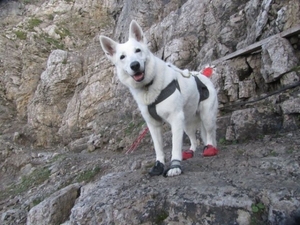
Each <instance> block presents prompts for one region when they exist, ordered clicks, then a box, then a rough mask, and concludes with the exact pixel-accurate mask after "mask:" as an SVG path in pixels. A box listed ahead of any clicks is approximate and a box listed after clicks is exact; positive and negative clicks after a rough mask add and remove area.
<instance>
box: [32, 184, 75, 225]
mask: <svg viewBox="0 0 300 225" xmlns="http://www.w3.org/2000/svg"><path fill="white" fill-rule="evenodd" d="M79 189H80V186H79V184H72V185H70V186H67V187H65V188H63V189H61V190H59V191H58V192H55V193H54V194H53V195H51V196H50V197H49V198H47V199H45V200H44V201H43V202H41V203H40V204H38V205H37V206H35V207H33V208H32V209H31V210H30V211H29V213H28V216H27V225H54V224H61V223H63V222H64V221H66V220H67V219H68V217H69V213H70V210H71V209H72V207H73V206H74V203H75V200H76V198H77V197H78V193H79Z"/></svg>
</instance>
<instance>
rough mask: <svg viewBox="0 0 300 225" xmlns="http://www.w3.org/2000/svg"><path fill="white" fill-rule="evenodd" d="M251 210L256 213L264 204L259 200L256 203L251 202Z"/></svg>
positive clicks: (263, 207) (262, 209) (260, 210)
mask: <svg viewBox="0 0 300 225" xmlns="http://www.w3.org/2000/svg"><path fill="white" fill-rule="evenodd" d="M251 209H252V212H254V213H258V212H262V211H264V210H265V205H264V204H263V203H261V202H259V203H257V204H253V205H252V206H251Z"/></svg>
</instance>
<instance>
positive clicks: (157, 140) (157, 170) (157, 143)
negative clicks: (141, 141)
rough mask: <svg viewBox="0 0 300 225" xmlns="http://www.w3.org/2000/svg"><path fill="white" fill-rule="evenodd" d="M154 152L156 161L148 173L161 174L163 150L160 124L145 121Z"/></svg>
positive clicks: (163, 163)
mask: <svg viewBox="0 0 300 225" xmlns="http://www.w3.org/2000/svg"><path fill="white" fill-rule="evenodd" d="M147 125H148V128H149V131H150V134H151V137H152V140H153V144H154V149H155V154H156V163H155V165H154V167H153V168H152V169H151V170H150V172H149V174H150V175H151V176H155V175H161V174H163V172H164V165H165V154H164V151H163V139H162V124H161V123H159V124H156V125H154V124H152V123H147Z"/></svg>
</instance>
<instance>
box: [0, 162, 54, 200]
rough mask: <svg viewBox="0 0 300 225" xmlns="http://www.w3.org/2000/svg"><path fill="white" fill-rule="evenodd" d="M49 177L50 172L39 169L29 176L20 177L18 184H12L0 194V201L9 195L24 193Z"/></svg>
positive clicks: (45, 169)
mask: <svg viewBox="0 0 300 225" xmlns="http://www.w3.org/2000/svg"><path fill="white" fill-rule="evenodd" d="M49 176H50V170H49V169H48V168H41V169H36V170H34V171H33V172H32V173H31V174H29V175H27V176H24V177H22V180H21V182H20V183H18V184H14V185H12V186H11V187H9V188H8V189H7V190H4V191H2V192H1V193H0V199H4V198H6V197H8V196H10V195H14V196H15V195H18V194H21V193H23V192H25V191H28V190H29V189H30V188H31V187H33V186H37V185H40V184H42V183H43V182H44V181H46V180H47V179H48V178H49Z"/></svg>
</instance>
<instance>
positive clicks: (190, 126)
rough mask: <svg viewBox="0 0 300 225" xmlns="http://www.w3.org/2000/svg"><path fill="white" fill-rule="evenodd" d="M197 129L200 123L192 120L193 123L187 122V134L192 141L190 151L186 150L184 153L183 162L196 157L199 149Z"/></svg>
mask: <svg viewBox="0 0 300 225" xmlns="http://www.w3.org/2000/svg"><path fill="white" fill-rule="evenodd" d="M197 128H198V121H196V120H192V121H186V122H185V133H186V134H187V136H188V137H189V139H190V142H191V146H190V148H189V149H188V150H184V151H183V152H182V159H183V160H187V159H190V158H193V156H194V152H195V151H196V148H197V138H196V131H197Z"/></svg>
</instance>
